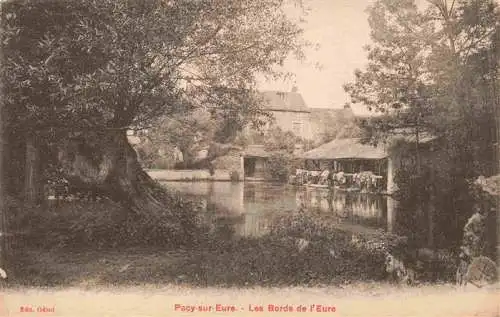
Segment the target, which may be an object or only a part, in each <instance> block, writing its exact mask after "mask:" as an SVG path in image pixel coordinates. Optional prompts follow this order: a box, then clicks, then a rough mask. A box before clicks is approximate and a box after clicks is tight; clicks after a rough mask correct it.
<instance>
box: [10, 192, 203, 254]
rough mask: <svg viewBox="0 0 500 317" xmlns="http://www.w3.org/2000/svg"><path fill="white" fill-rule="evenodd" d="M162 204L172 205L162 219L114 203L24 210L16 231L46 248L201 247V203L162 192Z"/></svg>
mask: <svg viewBox="0 0 500 317" xmlns="http://www.w3.org/2000/svg"><path fill="white" fill-rule="evenodd" d="M159 190H160V189H159ZM161 190H162V191H164V190H165V189H164V188H161ZM161 199H162V200H163V203H164V204H165V206H168V209H166V210H165V212H164V213H162V214H154V213H151V212H148V211H147V210H145V211H143V212H131V211H129V210H127V209H125V208H123V206H121V205H120V204H118V203H115V202H113V201H111V200H109V199H103V200H101V201H98V202H91V201H86V202H83V201H78V200H77V201H62V202H61V203H60V205H59V206H55V205H54V206H52V207H50V208H49V209H45V208H32V209H26V210H20V211H18V212H17V214H16V216H15V217H13V219H12V226H13V227H15V228H17V230H20V231H28V232H29V235H28V236H27V237H26V240H25V243H26V244H28V245H30V246H33V247H41V248H71V249H75V248H76V249H85V248H116V247H132V246H162V247H178V246H182V245H184V246H189V245H192V244H194V243H197V239H198V237H200V236H202V233H203V231H204V226H202V223H201V220H200V218H199V211H200V208H201V205H200V204H199V202H198V201H196V200H193V199H186V198H184V197H182V196H181V195H180V194H178V193H176V192H172V191H165V192H164V193H162V196H161Z"/></svg>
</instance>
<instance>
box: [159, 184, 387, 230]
mask: <svg viewBox="0 0 500 317" xmlns="http://www.w3.org/2000/svg"><path fill="white" fill-rule="evenodd" d="M163 184H164V185H165V186H167V187H169V188H173V189H177V190H179V191H180V192H183V193H186V194H189V195H194V196H197V197H199V198H202V199H203V200H204V202H205V203H206V204H205V205H206V208H205V212H206V216H207V217H208V218H214V219H216V220H217V221H218V222H219V223H221V222H222V223H225V224H226V225H228V226H231V227H232V229H233V230H234V231H235V232H234V233H235V234H237V235H239V236H259V235H262V234H265V233H267V232H268V229H269V223H270V221H271V220H272V218H273V217H274V216H276V215H280V214H283V213H287V212H293V211H297V210H298V209H299V208H301V206H304V207H307V210H308V212H318V213H322V214H324V215H325V216H328V217H326V219H328V221H332V222H333V223H335V224H336V225H338V226H339V227H344V228H345V229H348V230H351V231H359V230H361V231H367V230H369V231H375V230H377V229H383V230H386V231H393V229H394V228H393V227H394V225H393V223H394V221H393V220H394V218H395V215H394V213H395V211H394V206H393V205H394V203H393V201H392V200H391V198H388V197H386V196H381V195H373V194H361V193H346V192H340V191H335V192H329V191H328V190H325V189H312V188H305V187H295V186H291V185H283V184H272V183H266V182H255V183H251V182H239V183H231V182H164V183H163Z"/></svg>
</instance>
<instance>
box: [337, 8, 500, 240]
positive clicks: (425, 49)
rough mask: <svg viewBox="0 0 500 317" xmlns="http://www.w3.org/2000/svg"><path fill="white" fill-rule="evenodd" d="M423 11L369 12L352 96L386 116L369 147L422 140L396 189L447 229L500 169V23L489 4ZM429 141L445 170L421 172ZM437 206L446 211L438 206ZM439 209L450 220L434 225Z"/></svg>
mask: <svg viewBox="0 0 500 317" xmlns="http://www.w3.org/2000/svg"><path fill="white" fill-rule="evenodd" d="M426 4H427V7H426V9H425V10H421V9H419V7H418V6H417V5H416V3H415V1H414V0H378V1H376V2H375V3H374V4H373V5H372V6H371V7H370V8H369V9H368V12H369V22H370V26H371V29H372V32H371V38H372V44H370V45H369V46H367V52H368V65H367V67H366V68H365V69H364V70H357V71H356V73H355V80H354V82H352V83H349V84H347V85H346V86H345V90H346V91H347V92H348V93H349V94H350V96H351V98H352V100H353V101H354V102H360V103H363V104H365V105H366V106H367V107H368V108H372V109H375V110H378V111H381V112H383V113H384V115H382V116H379V117H376V118H373V119H371V120H367V122H366V124H365V132H367V136H368V138H369V139H370V140H372V141H375V142H380V141H384V140H386V139H387V137H388V136H391V134H392V132H395V131H396V132H398V133H399V132H401V131H406V132H409V133H410V134H412V135H413V136H414V137H415V139H416V142H415V144H414V146H413V148H414V149H415V150H414V151H412V152H411V154H410V155H414V156H415V161H416V162H415V163H416V164H415V165H414V166H407V167H406V170H403V171H401V172H402V173H401V175H402V177H399V179H400V181H402V182H406V184H401V185H404V187H405V188H400V189H401V191H400V192H403V193H404V192H406V194H407V195H406V199H405V200H407V201H409V202H410V204H409V205H408V208H414V207H415V204H416V205H417V207H418V206H424V205H425V204H427V202H428V201H431V200H433V203H431V204H427V205H428V206H427V208H428V209H429V210H428V215H429V218H430V219H429V220H430V221H429V222H428V223H430V224H432V223H433V222H434V221H435V220H436V218H435V217H437V216H439V217H441V218H442V219H441V220H443V219H445V218H446V219H448V220H447V221H448V223H449V221H450V220H451V219H452V218H450V215H453V214H455V215H458V214H460V213H462V214H463V213H466V212H467V211H468V209H469V208H470V207H469V206H467V203H465V202H466V201H468V200H469V201H470V199H469V198H467V197H466V196H467V186H466V182H465V180H466V179H467V178H471V177H474V176H477V175H479V174H491V173H493V172H494V169H495V165H497V164H498V161H496V162H495V159H494V158H495V148H494V144H495V143H496V142H498V139H497V133H496V131H495V130H496V129H497V128H498V124H497V125H495V119H494V118H495V112H497V114H498V110H497V109H498V107H499V99H498V94H497V90H498V85H499V80H498V61H499V60H500V59H499V57H500V56H499V51H498V44H499V42H500V37H499V35H500V15H499V9H498V4H497V3H496V2H495V1H491V0H456V1H455V0H451V1H446V0H428V1H426ZM401 128H404V130H402V129H401ZM423 131H427V132H431V133H433V134H435V135H436V136H438V137H439V138H440V139H441V140H442V142H441V143H440V144H441V145H440V146H441V147H442V150H444V151H443V153H445V154H444V157H446V160H445V159H444V157H443V159H442V160H441V161H440V162H438V163H440V164H435V165H433V166H425V167H423V166H421V162H420V155H419V153H420V151H419V139H420V138H419V137H420V136H421V134H422V132H423ZM397 145H398V147H399V146H400V145H401V143H398V144H397ZM395 148H396V147H395ZM424 198H425V199H424ZM438 199H439V200H440V203H439V202H437V201H434V200H438ZM433 205H437V206H438V208H439V209H441V210H450V211H451V210H453V212H449V213H441V214H439V215H433V212H431V210H430V209H431V208H432V206H433ZM455 219H457V218H455ZM459 227H460V226H459V225H457V228H459ZM430 240H431V241H432V237H430Z"/></svg>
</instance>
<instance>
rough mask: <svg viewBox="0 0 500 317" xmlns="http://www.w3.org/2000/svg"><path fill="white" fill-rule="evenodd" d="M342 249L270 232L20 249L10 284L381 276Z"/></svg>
mask: <svg viewBox="0 0 500 317" xmlns="http://www.w3.org/2000/svg"><path fill="white" fill-rule="evenodd" d="M344 255H345V256H346V257H345V258H338V259H335V258H333V257H332V256H331V255H330V254H329V253H328V251H327V250H326V249H324V248H322V247H321V246H316V247H311V248H309V249H307V250H306V251H305V252H302V253H299V252H298V250H297V249H296V247H295V245H294V243H293V242H292V241H287V240H285V239H283V240H276V239H271V238H269V237H268V238H264V239H238V240H232V241H212V243H207V244H204V245H203V246H201V245H200V246H198V247H196V248H191V249H177V250H165V249H162V248H151V247H150V248H146V247H144V248H127V249H120V250H116V249H115V250H109V249H108V250H105V249H103V250H88V251H83V250H80V251H68V250H42V249H25V250H23V252H22V254H20V255H19V256H18V257H17V259H16V267H17V272H16V283H15V284H13V285H12V286H15V285H23V286H52V287H54V286H64V287H67V286H105V285H143V284H157V285H165V284H186V285H190V286H197V287H207V286H225V287H227V286H239V287H241V286H257V285H258V286H290V285H307V286H314V285H316V286H317V285H330V284H343V283H344V284H345V283H346V282H352V281H355V280H373V279H374V280H380V279H382V278H383V274H382V273H383V272H382V271H381V270H380V269H379V270H377V269H376V268H374V267H371V266H370V264H373V263H370V262H369V261H367V260H368V259H367V258H366V257H364V256H363V255H362V254H357V256H353V254H346V253H344ZM381 267H382V266H379V268H381ZM377 271H378V272H377Z"/></svg>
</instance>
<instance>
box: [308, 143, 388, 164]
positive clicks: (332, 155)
mask: <svg viewBox="0 0 500 317" xmlns="http://www.w3.org/2000/svg"><path fill="white" fill-rule="evenodd" d="M387 156H388V154H387V152H386V151H385V150H384V149H382V148H381V147H374V146H372V145H367V144H361V143H360V139H337V140H333V141H331V142H328V143H326V144H323V145H321V146H320V147H317V148H315V149H313V150H311V151H308V152H305V153H303V154H302V155H300V157H301V158H303V159H309V160H333V159H367V160H379V159H383V158H386V157H387Z"/></svg>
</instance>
